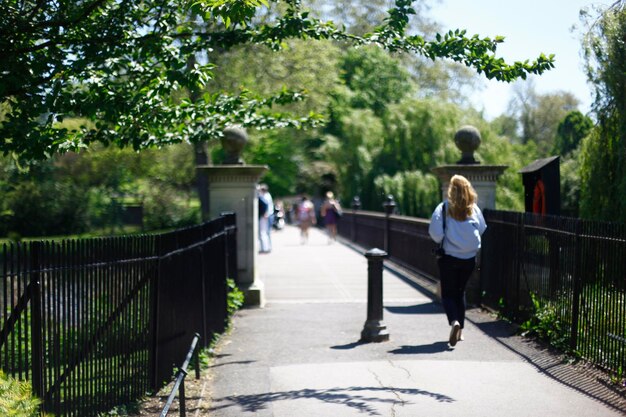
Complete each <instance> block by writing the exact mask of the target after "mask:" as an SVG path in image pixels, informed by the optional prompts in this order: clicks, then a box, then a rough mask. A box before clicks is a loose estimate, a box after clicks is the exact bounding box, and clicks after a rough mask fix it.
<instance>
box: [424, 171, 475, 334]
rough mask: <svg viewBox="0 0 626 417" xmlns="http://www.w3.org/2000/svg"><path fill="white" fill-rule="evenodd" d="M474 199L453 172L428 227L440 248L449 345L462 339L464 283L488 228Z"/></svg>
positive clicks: (466, 183)
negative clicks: (443, 198)
mask: <svg viewBox="0 0 626 417" xmlns="http://www.w3.org/2000/svg"><path fill="white" fill-rule="evenodd" d="M477 199H478V197H477V195H476V191H475V190H474V187H472V184H471V183H470V182H469V181H468V180H467V178H465V177H463V176H462V175H454V176H453V177H452V178H451V179H450V185H449V187H448V195H447V199H446V200H444V201H443V202H442V203H439V205H437V207H436V208H435V211H434V212H433V215H432V218H431V221H430V226H429V228H428V233H429V234H430V237H431V238H432V239H433V240H434V241H435V242H436V243H438V244H440V248H441V250H440V253H439V256H438V258H439V259H438V260H437V264H438V266H439V277H440V281H441V301H442V303H443V308H444V310H445V312H446V316H447V319H448V324H449V325H450V335H449V343H450V346H455V345H456V343H457V342H458V341H460V340H463V328H464V327H465V309H466V304H465V287H466V286H467V281H468V280H469V278H470V276H471V274H472V272H473V271H474V267H475V266H476V255H477V253H478V251H479V250H480V247H481V236H482V234H483V233H484V232H485V229H486V228H487V224H486V223H485V218H484V217H483V214H482V212H481V210H480V208H479V207H478V205H477V204H476V202H477Z"/></svg>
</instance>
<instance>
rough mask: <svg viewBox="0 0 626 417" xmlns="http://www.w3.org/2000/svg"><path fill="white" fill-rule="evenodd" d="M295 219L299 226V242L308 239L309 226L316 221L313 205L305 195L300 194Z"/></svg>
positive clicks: (305, 241)
mask: <svg viewBox="0 0 626 417" xmlns="http://www.w3.org/2000/svg"><path fill="white" fill-rule="evenodd" d="M296 219H297V221H298V226H299V227H300V243H302V244H305V243H307V242H308V241H309V228H310V227H311V226H313V225H314V224H316V223H317V219H316V216H315V206H314V205H313V203H312V202H311V200H309V199H308V198H307V197H306V196H302V198H301V200H300V203H299V204H298V207H297V208H296Z"/></svg>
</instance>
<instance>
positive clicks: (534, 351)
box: [467, 315, 626, 414]
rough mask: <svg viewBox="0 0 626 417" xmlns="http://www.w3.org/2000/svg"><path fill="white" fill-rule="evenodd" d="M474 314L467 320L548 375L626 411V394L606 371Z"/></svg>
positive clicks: (502, 324) (513, 328)
mask: <svg viewBox="0 0 626 417" xmlns="http://www.w3.org/2000/svg"><path fill="white" fill-rule="evenodd" d="M477 318H478V316H475V315H472V317H468V318H467V320H468V321H470V322H472V323H473V324H474V325H475V326H476V327H478V329H480V330H481V331H482V332H484V333H485V334H487V335H488V336H489V337H491V338H492V339H493V340H495V341H496V342H497V343H499V344H501V345H502V346H504V347H505V348H507V349H508V350H510V351H511V352H513V353H515V354H516V355H518V356H520V357H521V358H522V359H524V360H525V361H526V362H527V363H529V364H530V365H532V366H533V367H535V368H536V369H537V371H539V372H540V373H541V374H543V375H545V376H546V377H548V378H550V379H552V380H554V381H556V382H558V383H560V384H562V385H564V386H566V387H568V388H570V389H572V390H574V391H577V392H579V393H580V394H583V395H585V396H587V397H589V398H591V399H593V400H596V401H598V402H600V403H602V404H604V405H605V406H608V407H610V408H612V409H614V410H617V411H620V412H622V413H625V414H626V396H625V392H624V390H623V389H619V387H617V386H614V385H612V384H610V383H608V381H605V380H606V379H607V375H606V373H603V372H600V371H599V370H597V369H593V368H592V367H591V366H589V365H588V366H584V365H580V366H577V365H574V364H572V363H570V362H569V361H568V360H567V358H566V357H565V356H564V355H563V354H560V353H559V352H556V351H554V350H553V349H551V348H549V347H548V346H546V345H545V344H543V343H541V342H539V341H537V340H535V339H531V338H523V337H519V336H516V329H515V326H513V325H512V324H510V323H507V322H504V321H502V320H497V321H486V322H483V321H481V320H480V319H478V320H477Z"/></svg>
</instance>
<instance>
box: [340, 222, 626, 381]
mask: <svg viewBox="0 0 626 417" xmlns="http://www.w3.org/2000/svg"><path fill="white" fill-rule="evenodd" d="M484 214H485V218H486V221H487V224H488V228H487V231H486V233H485V235H484V236H483V248H482V251H481V263H480V264H481V270H480V288H479V290H478V291H477V294H478V296H479V297H480V300H479V301H480V302H481V303H482V304H483V305H485V306H488V307H490V308H493V309H495V310H499V311H501V312H502V313H503V314H504V315H506V316H507V317H509V318H511V319H512V320H514V321H517V322H523V321H524V320H527V319H528V318H529V317H530V316H531V314H534V313H536V311H535V305H534V304H533V298H534V300H535V301H536V302H537V303H538V304H539V305H540V308H541V309H543V311H541V313H542V314H543V316H544V320H549V321H552V323H550V325H552V326H554V331H557V332H559V337H560V338H562V339H563V340H564V341H565V343H567V344H568V345H569V347H571V348H572V349H574V350H575V351H576V352H578V353H579V354H580V355H581V356H583V357H584V358H586V359H588V360H589V361H591V362H593V363H595V364H598V365H600V366H603V367H605V368H607V369H609V370H612V371H615V372H620V370H622V372H623V370H624V369H626V261H625V259H626V225H623V224H615V223H606V222H595V221H585V220H580V219H574V218H567V217H558V216H539V215H534V214H530V213H519V212H504V211H495V210H485V213H484ZM428 224H429V221H428V220H424V219H416V218H409V217H403V216H396V215H390V216H387V215H385V214H382V213H374V212H367V211H355V210H346V211H345V212H344V216H342V218H341V219H340V221H339V224H338V231H339V234H340V235H341V236H343V237H344V238H346V239H350V240H352V241H354V242H355V243H357V244H359V245H360V246H363V247H364V248H365V249H370V248H372V247H378V248H384V249H386V250H387V252H388V253H389V259H390V260H391V261H393V262H395V263H398V264H401V265H403V266H405V267H406V268H408V269H410V270H412V271H414V272H416V273H418V274H420V275H422V276H425V277H428V278H431V279H432V280H434V281H438V279H439V278H438V277H439V275H438V271H437V265H436V260H435V258H434V256H433V255H432V249H433V248H434V243H433V242H432V241H431V240H430V237H429V236H428ZM546 315H550V316H549V317H546Z"/></svg>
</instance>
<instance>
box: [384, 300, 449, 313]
mask: <svg viewBox="0 0 626 417" xmlns="http://www.w3.org/2000/svg"><path fill="white" fill-rule="evenodd" d="M384 308H385V310H387V311H388V312H390V313H393V314H442V313H443V307H442V306H441V304H438V303H433V302H430V303H426V304H416V305H412V306H385V307H384Z"/></svg>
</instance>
